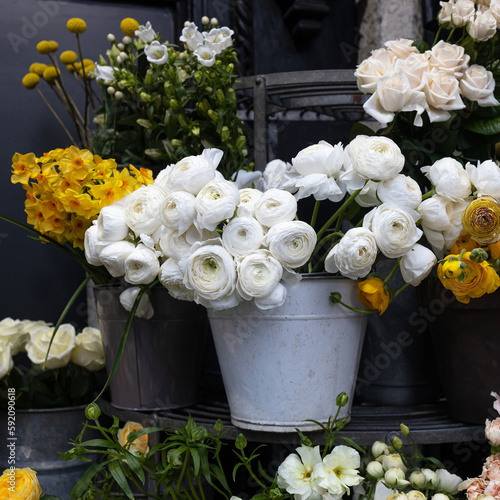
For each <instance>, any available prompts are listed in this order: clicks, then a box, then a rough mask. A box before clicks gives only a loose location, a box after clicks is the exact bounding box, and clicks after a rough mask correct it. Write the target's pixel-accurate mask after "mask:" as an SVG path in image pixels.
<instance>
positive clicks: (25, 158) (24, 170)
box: [10, 153, 40, 184]
mask: <svg viewBox="0 0 500 500" xmlns="http://www.w3.org/2000/svg"><path fill="white" fill-rule="evenodd" d="M39 173H40V167H39V166H38V163H37V162H36V157H35V155H34V154H33V153H28V154H27V155H22V154H20V153H16V154H15V155H14V156H13V157H12V177H11V178H10V180H11V182H12V183H13V184H16V183H18V182H20V183H21V184H28V181H29V179H34V178H35V177H36V176H37V175H38V174H39Z"/></svg>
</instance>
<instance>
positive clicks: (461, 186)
mask: <svg viewBox="0 0 500 500" xmlns="http://www.w3.org/2000/svg"><path fill="white" fill-rule="evenodd" d="M420 170H421V171H422V172H423V173H424V174H425V176H426V177H427V178H428V179H429V180H430V181H431V183H432V184H433V186H434V188H435V190H436V193H437V194H439V195H441V196H444V197H445V198H448V199H449V200H451V201H458V200H463V199H465V198H467V196H469V195H470V194H471V192H472V186H471V182H470V179H469V176H468V175H467V172H466V170H465V169H464V167H463V166H462V164H461V163H460V162H459V161H457V160H455V159H453V158H441V159H440V160H437V161H436V162H435V163H434V164H433V165H431V166H426V167H422V168H421V169H420Z"/></svg>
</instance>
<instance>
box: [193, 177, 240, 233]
mask: <svg viewBox="0 0 500 500" xmlns="http://www.w3.org/2000/svg"><path fill="white" fill-rule="evenodd" d="M239 203H240V191H239V189H238V187H237V186H236V184H235V183H234V182H231V181H226V180H224V179H221V180H213V181H211V182H209V183H207V184H205V186H203V188H202V189H201V191H200V192H199V193H198V194H197V195H196V202H195V207H196V213H197V215H196V225H197V226H198V227H199V228H200V229H207V230H209V231H213V230H214V229H215V228H216V227H217V226H218V224H219V223H220V222H222V221H224V220H226V219H229V218H231V217H232V216H233V215H234V212H235V210H236V207H237V206H238V205H239Z"/></svg>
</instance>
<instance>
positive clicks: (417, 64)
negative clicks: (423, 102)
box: [395, 52, 430, 90]
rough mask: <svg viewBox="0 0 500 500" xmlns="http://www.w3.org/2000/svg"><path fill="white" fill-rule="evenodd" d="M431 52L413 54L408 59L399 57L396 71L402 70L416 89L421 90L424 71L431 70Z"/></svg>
mask: <svg viewBox="0 0 500 500" xmlns="http://www.w3.org/2000/svg"><path fill="white" fill-rule="evenodd" d="M429 54H430V52H429V53H425V54H420V53H418V54H411V55H410V56H409V57H408V58H406V59H398V60H397V61H396V64H395V69H396V71H402V72H403V73H404V74H405V75H406V78H408V82H409V83H410V86H411V88H412V89H414V90H421V89H422V87H423V78H424V73H425V72H426V71H429Z"/></svg>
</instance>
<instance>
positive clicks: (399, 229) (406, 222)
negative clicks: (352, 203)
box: [363, 203, 422, 259]
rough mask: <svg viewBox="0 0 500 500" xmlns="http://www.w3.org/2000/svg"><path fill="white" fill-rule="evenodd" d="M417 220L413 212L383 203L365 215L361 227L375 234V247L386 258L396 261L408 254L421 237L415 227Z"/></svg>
mask: <svg viewBox="0 0 500 500" xmlns="http://www.w3.org/2000/svg"><path fill="white" fill-rule="evenodd" d="M419 218H420V215H419V213H418V212H416V211H415V210H405V209H403V208H400V207H398V206H396V205H392V204H390V203H383V204H382V205H380V206H379V207H377V208H374V209H373V210H372V211H371V212H369V213H368V214H366V215H365V218H364V220H363V227H366V228H368V229H370V230H371V231H372V232H373V233H374V234H375V240H376V242H377V247H378V248H379V249H380V251H381V252H382V253H383V254H384V255H385V256H386V257H388V258H389V259H396V258H398V257H401V256H402V255H404V254H405V253H407V252H409V251H410V249H411V248H412V247H413V245H415V243H416V242H417V241H418V240H419V239H420V237H421V236H422V231H421V230H420V229H418V228H417V226H416V222H417V221H418V220H419Z"/></svg>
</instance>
